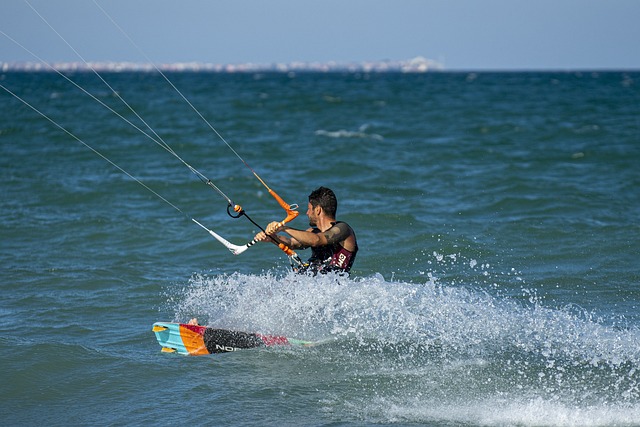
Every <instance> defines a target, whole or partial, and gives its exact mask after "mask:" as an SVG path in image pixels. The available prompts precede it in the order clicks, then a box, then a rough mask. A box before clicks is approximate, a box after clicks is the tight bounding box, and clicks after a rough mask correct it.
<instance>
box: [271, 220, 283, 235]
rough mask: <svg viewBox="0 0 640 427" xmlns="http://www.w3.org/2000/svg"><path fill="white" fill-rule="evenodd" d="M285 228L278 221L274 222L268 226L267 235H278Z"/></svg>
mask: <svg viewBox="0 0 640 427" xmlns="http://www.w3.org/2000/svg"><path fill="white" fill-rule="evenodd" d="M282 228H283V227H281V226H280V223H279V222H277V221H274V222H272V223H270V224H269V225H267V234H268V235H273V234H276V233H277V232H278V231H280V230H282Z"/></svg>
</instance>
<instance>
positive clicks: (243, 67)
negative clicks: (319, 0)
mask: <svg viewBox="0 0 640 427" xmlns="http://www.w3.org/2000/svg"><path fill="white" fill-rule="evenodd" d="M91 70H95V71H100V72H129V71H142V72H152V71H157V70H161V71H163V72H164V71H167V72H181V71H187V72H218V73H253V72H280V73H287V72H308V71H310V72H336V71H338V72H371V73H375V72H403V73H425V72H429V71H442V70H444V66H443V65H442V64H440V63H439V62H436V61H433V60H431V59H427V58H424V57H420V56H419V57H416V58H413V59H409V60H405V61H367V62H334V61H329V62H290V63H271V64H256V63H243V64H213V63H202V62H181V63H171V64H152V63H137V62H109V61H104V62H87V63H84V62H52V63H43V62H28V61H27V62H0V71H3V72H4V71H42V72H53V71H64V72H69V71H91Z"/></svg>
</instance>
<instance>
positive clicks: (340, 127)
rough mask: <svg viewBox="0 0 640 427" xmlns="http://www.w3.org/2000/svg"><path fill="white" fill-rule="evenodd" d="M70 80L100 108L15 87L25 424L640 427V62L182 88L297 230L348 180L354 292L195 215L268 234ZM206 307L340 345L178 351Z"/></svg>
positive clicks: (10, 351)
mask: <svg viewBox="0 0 640 427" xmlns="http://www.w3.org/2000/svg"><path fill="white" fill-rule="evenodd" d="M68 76H69V78H70V79H71V80H73V81H74V82H76V83H77V84H78V85H79V86H81V87H82V88H84V89H85V90H87V91H88V92H90V93H91V94H93V95H94V96H95V98H96V99H94V98H91V97H89V96H87V95H86V94H85V93H83V92H82V91H81V90H79V89H78V88H77V87H75V86H74V85H72V84H71V83H69V81H67V80H65V79H64V78H62V77H61V76H60V75H57V74H55V73H35V72H34V73H20V72H5V73H3V74H0V84H2V85H3V86H4V87H5V88H7V89H8V90H10V91H11V92H13V93H15V94H16V95H17V96H18V97H20V98H21V99H22V100H23V101H24V102H26V103H28V104H29V105H30V106H31V107H33V108H31V107H29V106H28V105H26V104H25V103H23V102H21V101H20V100H19V99H17V98H16V97H14V96H12V95H11V94H9V93H8V92H6V91H5V90H2V91H0V171H1V172H0V173H1V176H0V186H1V188H2V204H1V205H0V206H1V207H0V233H1V241H2V245H1V247H0V265H1V266H2V274H3V276H2V279H3V280H2V281H1V282H0V289H1V291H0V343H2V347H3V348H4V352H3V353H2V356H0V357H1V360H2V367H3V369H2V371H1V373H0V379H2V384H3V386H2V388H1V389H0V409H1V412H2V414H3V422H5V423H6V424H7V425H43V424H52V425H63V424H64V425H68V424H76V425H138V424H141V425H148V424H152V423H157V424H170V423H171V424H176V423H177V424H187V423H189V424H199V425H221V424H233V425H407V424H409V425H412V424H417V425H433V426H449V425H572V426H588V425H592V426H596V425H597V426H607V425H617V426H620V425H640V369H639V368H640V329H639V326H640V316H639V315H638V305H639V304H640V273H639V269H638V255H639V254H640V242H639V239H638V235H639V231H640V229H639V223H640V221H639V220H640V190H639V188H640V173H639V172H638V166H637V165H638V162H639V161H640V85H639V82H640V73H637V72H530V73H519V72H511V73H488V72H487V73H462V72H460V73H456V72H438V73H425V74H401V73H382V74H366V73H328V74H322V73H288V74H285V73H247V74H225V73H170V74H168V77H169V79H170V80H171V82H172V83H173V84H175V86H176V87H177V88H179V90H180V91H181V92H182V93H183V94H184V95H185V97H186V98H187V99H189V101H190V102H191V103H192V104H193V106H194V107H195V108H196V109H197V111H198V112H199V113H201V114H202V115H203V116H204V117H205V118H206V119H207V120H208V121H209V122H210V123H211V125H212V126H213V127H214V128H215V130H216V131H218V132H219V133H220V135H221V136H222V137H223V138H224V139H225V140H226V141H227V142H228V143H229V145H230V146H231V147H232V148H233V149H234V150H236V152H237V153H238V154H239V155H240V156H241V157H242V159H244V160H245V161H246V162H247V163H248V164H249V165H250V166H251V167H252V168H253V169H255V170H256V172H257V173H258V174H259V175H260V176H261V177H262V178H264V180H265V181H266V182H267V183H268V185H269V186H270V187H271V188H273V189H274V190H275V191H276V192H277V193H278V194H280V195H281V196H282V197H283V198H284V199H285V200H286V201H287V202H289V203H298V204H300V206H301V211H302V215H301V216H300V217H299V218H298V219H296V220H295V221H294V222H293V225H294V226H297V227H299V228H305V227H306V226H307V223H306V218H305V217H304V211H305V206H306V201H307V199H306V197H307V195H308V193H309V192H310V191H311V190H313V189H314V188H315V187H317V186H319V185H325V186H328V187H331V188H333V189H334V190H335V192H336V194H337V196H338V199H339V208H338V218H339V219H341V220H344V221H347V222H348V223H349V224H351V225H352V226H353V228H354V229H355V230H356V233H357V235H358V241H359V246H360V252H359V254H358V258H357V260H356V264H355V266H354V269H353V271H352V275H351V277H350V278H341V277H333V276H327V277H319V278H305V277H297V276H295V275H293V274H291V273H290V272H289V269H288V263H287V260H286V256H285V255H284V254H282V253H281V252H279V251H278V250H277V249H276V248H275V247H273V246H272V245H256V246H254V247H252V248H250V249H249V250H247V251H246V252H245V253H243V254H242V255H239V256H234V255H232V254H231V253H229V251H227V250H226V249H225V248H224V247H223V246H222V245H220V244H219V243H218V242H217V241H215V240H214V239H212V238H211V236H209V235H208V234H207V233H206V232H205V231H204V230H202V229H201V228H199V227H198V226H197V225H195V224H194V223H193V222H192V221H191V218H195V219H197V220H198V221H200V222H202V223H203V224H205V225H206V226H207V227H210V228H212V229H213V230H215V231H217V232H218V233H220V234H221V235H223V236H224V237H225V238H227V239H228V240H230V241H232V242H234V243H236V244H243V243H246V242H248V241H249V240H250V239H251V238H252V237H253V235H254V234H255V233H256V232H257V231H258V230H257V229H256V227H255V226H253V225H252V224H251V223H249V222H248V221H246V220H245V219H243V218H240V219H233V218H230V217H229V216H228V215H227V213H226V204H227V202H226V201H225V200H224V199H223V198H222V197H221V196H220V195H219V194H217V193H216V192H215V191H212V189H211V188H210V187H208V186H207V185H205V184H203V183H202V182H201V181H200V180H199V179H198V178H197V177H196V176H195V175H194V174H193V173H192V172H191V171H190V170H189V169H188V168H187V167H185V165H184V164H183V163H181V162H180V161H179V160H178V159H177V158H176V157H174V156H173V155H172V154H170V153H169V152H167V150H165V149H163V148H162V147H161V146H159V144H156V143H155V142H153V141H152V140H150V139H149V138H148V137H146V136H145V135H143V134H142V133H141V132H139V131H138V130H136V129H135V128H134V127H133V126H131V125H130V124H128V123H126V122H125V121H124V120H123V119H122V118H121V117H118V115H116V114H114V113H113V112H111V111H109V110H108V109H106V108H105V107H104V106H103V105H101V104H100V102H103V103H105V104H107V105H109V106H111V108H112V109H113V110H115V111H116V112H117V113H118V114H120V115H121V116H123V117H125V118H126V119H127V120H130V121H131V122H132V123H134V124H136V126H139V127H141V128H144V125H143V124H142V123H141V122H140V120H139V118H137V117H136V116H135V115H134V114H133V113H131V111H129V109H127V107H125V106H124V105H123V104H122V102H121V101H120V99H119V98H118V96H117V95H116V94H115V93H114V92H113V91H112V90H111V89H110V88H109V87H107V86H105V84H104V83H103V82H102V81H100V79H98V78H97V77H96V76H95V75H94V74H93V73H90V72H89V73H69V74H68ZM102 77H103V78H104V79H105V80H107V81H108V83H109V84H110V85H111V86H112V88H113V89H114V90H115V91H116V92H117V94H119V95H120V96H121V97H122V98H124V99H125V100H126V101H127V102H128V103H129V104H130V105H131V106H132V108H133V109H134V110H135V111H136V112H137V113H138V114H139V115H140V116H141V117H142V118H144V120H145V121H146V122H147V123H148V124H149V125H150V126H151V128H153V130H154V131H155V132H157V133H158V134H159V135H161V136H162V138H163V140H164V141H166V142H167V143H168V144H169V145H170V146H171V148H172V149H173V150H175V152H176V153H177V154H178V155H179V156H180V157H181V158H182V159H183V160H184V161H186V162H187V163H189V164H190V165H192V166H193V167H195V168H196V169H197V170H198V171H200V172H201V173H203V174H204V175H205V176H206V177H207V178H209V179H211V180H212V182H214V183H215V185H216V186H218V187H219V188H220V189H221V190H222V191H223V192H224V193H225V194H227V195H228V196H229V197H230V198H232V199H233V201H234V202H235V203H238V204H241V205H242V206H243V207H244V209H245V210H246V211H247V213H249V215H250V216H251V217H252V218H253V219H254V220H256V221H257V222H258V223H260V224H267V223H268V222H270V221H273V220H281V219H282V218H283V217H284V212H283V211H282V210H281V209H280V208H279V207H278V205H277V204H276V202H275V201H274V200H273V199H272V198H271V196H270V195H269V194H268V193H267V191H266V189H265V188H264V187H263V186H262V184H261V183H260V182H259V181H258V180H257V179H256V178H255V177H254V176H253V174H252V173H251V171H250V170H249V169H248V168H246V167H245V165H244V164H243V162H242V161H241V160H240V159H239V158H238V157H237V156H236V155H235V154H234V152H233V151H232V150H231V149H230V148H229V147H228V146H227V145H226V144H225V143H224V142H223V141H222V140H221V138H220V137H219V136H218V135H216V133H215V132H214V131H213V130H212V129H211V128H209V127H208V126H207V124H206V123H204V122H203V121H202V119H201V118H200V117H199V116H198V114H196V113H195V112H194V111H193V110H192V109H191V108H190V107H189V106H188V105H187V104H186V103H185V102H184V101H183V100H182V99H181V97H180V95H179V94H177V93H176V91H175V90H174V89H173V88H172V87H171V86H170V85H169V84H168V83H167V82H166V81H165V80H164V79H163V78H162V77H161V76H159V75H158V74H157V73H145V72H139V73H103V74H102ZM98 100H99V101H100V102H99V101H98ZM34 109H37V110H38V111H39V112H40V113H42V114H43V115H46V117H48V118H49V120H48V119H46V118H44V117H43V115H42V114H39V113H38V112H36V111H35V110H34ZM54 123H55V124H54ZM56 125H57V126H56ZM60 127H62V128H64V129H66V130H67V131H68V133H67V132H65V131H63V130H62V129H61V128H60ZM76 138H77V139H80V140H81V141H83V142H84V143H85V144H87V145H89V146H90V147H91V148H92V149H93V150H96V151H98V152H99V153H101V155H102V156H104V157H106V158H107V159H109V161H111V162H113V163H115V164H117V165H118V166H119V167H120V168H122V169H123V170H125V171H126V172H128V173H130V174H131V175H133V176H134V177H135V178H136V179H138V180H140V181H141V182H143V183H144V184H145V185H146V186H148V187H149V189H151V190H153V192H155V193H157V194H154V193H153V192H152V191H150V190H149V189H148V188H145V187H144V186H142V185H141V184H140V183H139V182H136V181H135V180H133V179H131V177H129V176H127V175H126V174H125V173H124V172H122V170H119V169H117V168H116V167H114V165H113V164H110V163H109V162H108V161H106V160H105V158H103V157H101V156H100V155H97V154H96V153H95V152H94V151H92V150H91V149H90V148H88V147H87V146H86V145H83V143H80V142H79V141H78V140H77V139H76ZM300 255H302V256H304V255H306V254H305V253H304V252H303V251H301V252H300ZM194 316H196V317H198V318H199V319H200V321H201V323H206V324H210V325H214V326H220V327H225V328H230V329H239V330H245V331H255V332H261V333H273V334H282V335H287V336H291V337H295V338H302V339H309V340H319V341H323V343H324V344H322V345H319V346H317V347H313V348H304V349H292V348H270V349H261V350H248V351H242V352H236V353H233V354H224V355H217V356H211V357H179V356H175V355H167V354H163V353H160V347H159V346H158V345H157V343H156V342H155V338H154V336H153V334H152V332H151V325H152V324H153V322H155V321H159V320H162V321H186V320H188V319H189V318H191V317H194Z"/></svg>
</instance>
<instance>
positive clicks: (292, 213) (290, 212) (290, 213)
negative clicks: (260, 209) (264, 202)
mask: <svg viewBox="0 0 640 427" xmlns="http://www.w3.org/2000/svg"><path fill="white" fill-rule="evenodd" d="M269 194H271V195H272V196H273V198H274V199H276V201H277V202H278V204H279V205H280V206H281V207H282V209H284V210H285V211H287V217H286V218H285V219H283V220H282V221H281V222H280V225H281V226H282V225H284V224H285V223H287V222H289V221H292V220H294V219H295V218H296V217H297V216H298V215H300V212H298V211H294V210H293V209H291V206H289V204H288V203H287V202H285V201H284V200H282V197H280V196H278V193H276V192H275V191H273V190H272V189H270V188H269Z"/></svg>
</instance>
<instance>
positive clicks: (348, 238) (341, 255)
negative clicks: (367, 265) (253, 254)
mask: <svg viewBox="0 0 640 427" xmlns="http://www.w3.org/2000/svg"><path fill="white" fill-rule="evenodd" d="M337 209H338V200H337V199H336V195H335V194H334V193H333V191H331V190H330V189H328V188H326V187H319V188H317V189H316V190H314V191H312V192H311V194H309V204H308V206H307V216H308V217H309V225H310V226H311V228H308V229H307V230H296V229H295V228H291V227H289V226H287V225H284V226H282V227H280V226H279V223H278V222H272V223H271V224H269V225H268V226H267V229H266V233H264V232H260V233H258V234H257V235H256V240H257V241H261V242H264V241H267V240H269V241H271V242H273V243H275V244H279V243H284V244H285V245H287V246H288V247H290V248H291V249H306V248H311V258H309V267H308V268H307V269H306V270H305V271H312V272H314V273H317V272H321V273H325V272H328V271H339V272H346V273H348V272H349V270H351V266H352V265H353V262H354V261H355V259H356V253H357V252H358V243H357V241H356V234H355V233H354V231H353V229H352V228H351V227H350V226H349V225H348V224H347V223H346V222H341V221H336V210H337ZM279 232H284V233H286V234H288V236H283V235H279V234H277V233H279ZM272 239H273V240H272Z"/></svg>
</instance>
